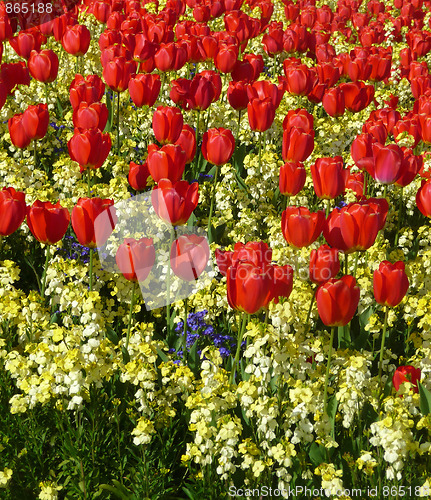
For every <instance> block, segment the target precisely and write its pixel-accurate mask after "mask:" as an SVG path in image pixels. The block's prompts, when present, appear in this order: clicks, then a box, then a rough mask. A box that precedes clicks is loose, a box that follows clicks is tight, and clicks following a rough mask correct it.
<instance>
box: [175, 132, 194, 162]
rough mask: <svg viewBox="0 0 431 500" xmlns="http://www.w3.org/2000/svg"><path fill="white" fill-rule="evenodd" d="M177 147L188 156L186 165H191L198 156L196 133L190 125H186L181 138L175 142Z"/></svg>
mask: <svg viewBox="0 0 431 500" xmlns="http://www.w3.org/2000/svg"><path fill="white" fill-rule="evenodd" d="M174 144H176V145H178V146H181V149H182V150H183V151H184V152H185V154H186V165H188V164H189V163H191V162H192V161H193V159H194V157H195V155H196V133H195V131H194V130H193V129H192V127H191V126H190V125H187V124H185V125H184V126H183V129H182V131H181V134H180V136H179V137H178V139H177V140H176V141H175V143H174Z"/></svg>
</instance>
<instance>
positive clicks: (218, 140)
mask: <svg viewBox="0 0 431 500" xmlns="http://www.w3.org/2000/svg"><path fill="white" fill-rule="evenodd" d="M234 150H235V139H234V137H233V134H232V132H231V131H230V130H229V129H226V128H222V127H221V128H212V129H209V130H207V131H206V132H205V133H204V135H203V137H202V155H203V157H204V158H205V160H207V161H209V162H210V163H212V164H213V165H224V164H225V163H227V162H228V161H229V160H230V159H231V157H232V155H233V152H234Z"/></svg>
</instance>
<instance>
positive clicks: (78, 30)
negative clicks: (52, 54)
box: [61, 24, 91, 56]
mask: <svg viewBox="0 0 431 500" xmlns="http://www.w3.org/2000/svg"><path fill="white" fill-rule="evenodd" d="M90 40H91V33H90V30H89V29H88V28H87V27H86V26H84V25H81V24H75V25H74V26H68V27H67V28H66V31H65V32H64V34H63V37H62V38H61V45H63V48H64V50H65V51H66V52H67V53H68V54H72V55H73V56H83V55H84V54H85V53H86V52H87V50H88V47H89V46H90Z"/></svg>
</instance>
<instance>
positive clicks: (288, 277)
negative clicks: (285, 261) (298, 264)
mask: <svg viewBox="0 0 431 500" xmlns="http://www.w3.org/2000/svg"><path fill="white" fill-rule="evenodd" d="M272 267H273V268H274V286H273V288H272V291H271V300H272V299H273V300H274V303H275V304H278V302H279V299H280V297H284V298H286V299H288V298H289V297H290V294H291V293H292V289H293V269H292V267H291V266H289V265H285V266H277V265H273V266H272Z"/></svg>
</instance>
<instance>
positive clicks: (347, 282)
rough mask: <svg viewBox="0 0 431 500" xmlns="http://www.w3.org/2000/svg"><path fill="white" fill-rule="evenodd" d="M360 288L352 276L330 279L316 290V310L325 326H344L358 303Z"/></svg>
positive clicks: (348, 321) (351, 316) (350, 318)
mask: <svg viewBox="0 0 431 500" xmlns="http://www.w3.org/2000/svg"><path fill="white" fill-rule="evenodd" d="M359 296H360V290H359V287H358V286H357V285H356V280H355V278H354V277H353V276H350V275H346V276H343V277H342V278H341V279H339V280H337V279H335V278H332V279H330V280H329V281H327V282H326V283H324V284H323V285H320V286H319V288H318V289H317V291H316V302H317V311H318V312H319V316H320V319H321V320H322V322H323V323H324V324H325V325H326V326H331V327H334V326H345V325H347V324H348V323H350V321H351V320H352V318H353V316H354V314H355V311H356V309H357V307H358V304H359Z"/></svg>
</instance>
